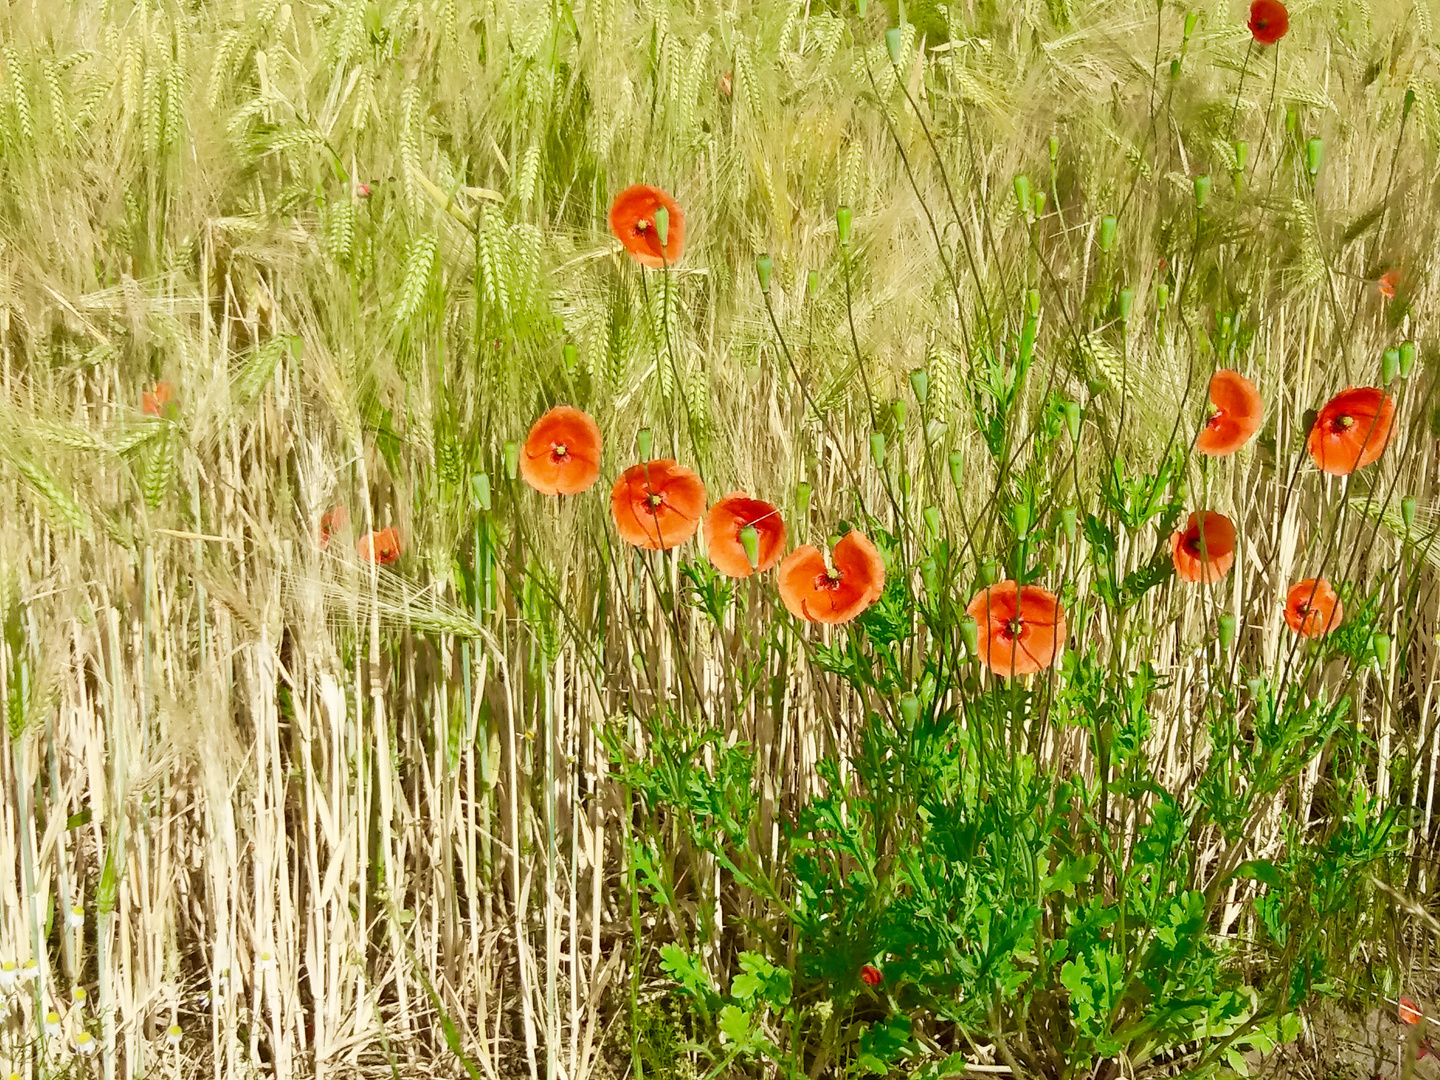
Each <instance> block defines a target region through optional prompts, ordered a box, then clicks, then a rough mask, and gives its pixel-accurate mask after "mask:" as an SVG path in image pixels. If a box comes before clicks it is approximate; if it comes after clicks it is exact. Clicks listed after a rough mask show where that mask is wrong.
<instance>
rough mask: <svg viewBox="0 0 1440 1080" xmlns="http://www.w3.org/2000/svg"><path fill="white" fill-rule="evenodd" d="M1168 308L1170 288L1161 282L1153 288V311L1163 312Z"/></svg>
mask: <svg viewBox="0 0 1440 1080" xmlns="http://www.w3.org/2000/svg"><path fill="white" fill-rule="evenodd" d="M1169 306H1170V286H1169V285H1166V284H1165V283H1164V282H1163V281H1162V282H1160V283H1159V284H1157V285H1156V286H1155V310H1156V311H1164V310H1165V309H1166V308H1167V307H1169Z"/></svg>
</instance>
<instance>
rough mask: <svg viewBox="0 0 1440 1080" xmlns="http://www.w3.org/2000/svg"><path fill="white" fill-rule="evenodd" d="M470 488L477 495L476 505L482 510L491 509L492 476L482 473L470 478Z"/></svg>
mask: <svg viewBox="0 0 1440 1080" xmlns="http://www.w3.org/2000/svg"><path fill="white" fill-rule="evenodd" d="M470 490H471V492H472V493H473V494H474V496H475V505H476V506H478V507H479V508H480V509H481V510H489V509H490V476H489V474H488V473H483V472H482V473H481V474H480V475H479V476H472V477H471V478H470Z"/></svg>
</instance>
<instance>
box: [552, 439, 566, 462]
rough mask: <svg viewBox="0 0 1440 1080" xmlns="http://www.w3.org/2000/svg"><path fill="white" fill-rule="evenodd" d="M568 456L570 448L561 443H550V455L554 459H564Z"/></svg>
mask: <svg viewBox="0 0 1440 1080" xmlns="http://www.w3.org/2000/svg"><path fill="white" fill-rule="evenodd" d="M569 456H570V448H569V447H568V446H566V445H565V444H564V443H563V442H562V443H551V444H550V457H551V459H552V460H554V461H564V460H565V459H566V458H567V457H569Z"/></svg>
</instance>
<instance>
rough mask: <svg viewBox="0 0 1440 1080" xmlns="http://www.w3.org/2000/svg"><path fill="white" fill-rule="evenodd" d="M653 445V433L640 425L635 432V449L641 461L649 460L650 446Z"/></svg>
mask: <svg viewBox="0 0 1440 1080" xmlns="http://www.w3.org/2000/svg"><path fill="white" fill-rule="evenodd" d="M654 445H655V433H654V432H653V431H651V430H650V429H649V428H648V427H642V428H641V429H640V430H639V431H637V432H636V433H635V449H636V451H638V452H639V454H640V460H641V461H649V460H650V448H651V447H653V446H654Z"/></svg>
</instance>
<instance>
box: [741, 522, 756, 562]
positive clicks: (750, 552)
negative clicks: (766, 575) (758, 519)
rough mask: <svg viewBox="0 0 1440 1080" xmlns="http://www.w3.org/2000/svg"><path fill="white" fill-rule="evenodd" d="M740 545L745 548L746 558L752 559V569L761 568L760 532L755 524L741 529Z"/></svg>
mask: <svg viewBox="0 0 1440 1080" xmlns="http://www.w3.org/2000/svg"><path fill="white" fill-rule="evenodd" d="M740 546H741V547H743V548H744V549H745V558H746V559H748V560H749V561H750V569H751V570H758V569H760V533H759V532H757V531H756V529H755V526H754V525H746V526H745V527H744V528H743V529H741V530H740Z"/></svg>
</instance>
